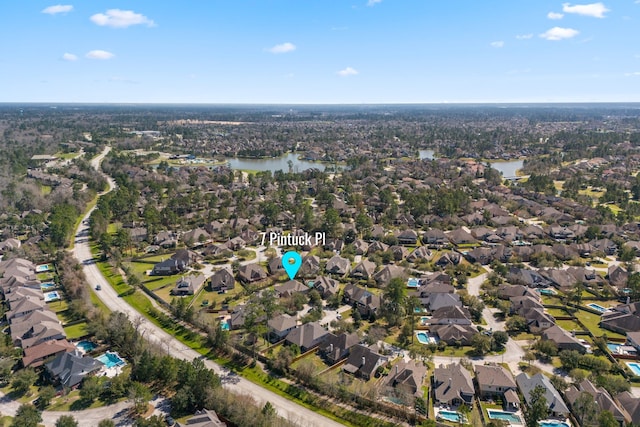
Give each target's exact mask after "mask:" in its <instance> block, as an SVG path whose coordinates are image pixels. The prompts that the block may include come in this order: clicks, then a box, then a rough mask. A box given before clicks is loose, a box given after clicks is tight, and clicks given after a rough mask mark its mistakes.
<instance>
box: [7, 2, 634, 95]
mask: <svg viewBox="0 0 640 427" xmlns="http://www.w3.org/2000/svg"><path fill="white" fill-rule="evenodd" d="M61 1H62V3H57V2H56V0H54V1H40V0H29V1H24V0H2V1H0V37H1V39H2V42H1V43H0V102H81V103H85V102H90V103H234V104H243V103H251V104H375V103H469V102H471V103H475V102H489V103H491V102H500V103H502V102H640V0H607V1H604V2H588V1H585V2H578V3H573V2H563V1H562V0H560V1H549V0H205V1H202V0H181V1H176V0H174V1H169V0H167V1H159V0H136V1H102V0H91V1H89V0H69V2H67V1H66V0H61Z"/></svg>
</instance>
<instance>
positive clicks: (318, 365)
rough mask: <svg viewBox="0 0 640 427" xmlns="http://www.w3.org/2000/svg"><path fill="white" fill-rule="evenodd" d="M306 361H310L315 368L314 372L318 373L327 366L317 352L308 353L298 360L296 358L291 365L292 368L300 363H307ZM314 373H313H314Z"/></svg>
mask: <svg viewBox="0 0 640 427" xmlns="http://www.w3.org/2000/svg"><path fill="white" fill-rule="evenodd" d="M307 363H311V364H312V365H313V367H314V368H315V374H318V373H320V372H322V371H324V370H325V369H327V368H328V367H329V366H327V364H326V363H324V362H323V361H322V359H321V358H320V356H318V354H317V353H314V354H309V355H307V356H305V357H303V358H301V359H299V360H296V361H295V362H294V363H293V364H292V365H291V367H292V368H293V369H296V368H299V367H300V365H302V364H307ZM315 374H314V375H315Z"/></svg>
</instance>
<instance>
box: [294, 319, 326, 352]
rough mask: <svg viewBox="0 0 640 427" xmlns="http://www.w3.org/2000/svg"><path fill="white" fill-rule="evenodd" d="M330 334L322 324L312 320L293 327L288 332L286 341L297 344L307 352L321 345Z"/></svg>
mask: <svg viewBox="0 0 640 427" xmlns="http://www.w3.org/2000/svg"><path fill="white" fill-rule="evenodd" d="M328 334H329V332H328V331H327V330H326V329H325V328H323V327H322V326H320V323H318V322H311V323H305V324H304V325H301V326H298V327H296V328H294V329H292V330H291V332H289V334H287V338H286V341H287V343H288V344H295V345H297V346H298V347H300V350H301V351H302V352H305V351H307V350H310V349H312V348H313V347H315V346H317V345H319V344H320V343H321V342H322V341H323V340H324V339H325V338H326V337H327V335H328Z"/></svg>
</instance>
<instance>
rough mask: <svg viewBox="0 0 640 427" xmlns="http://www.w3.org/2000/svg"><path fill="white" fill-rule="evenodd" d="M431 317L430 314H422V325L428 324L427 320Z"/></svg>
mask: <svg viewBox="0 0 640 427" xmlns="http://www.w3.org/2000/svg"><path fill="white" fill-rule="evenodd" d="M429 319H431V317H429V316H422V317H420V324H421V325H426V324H427V320H429Z"/></svg>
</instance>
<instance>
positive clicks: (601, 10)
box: [562, 2, 609, 18]
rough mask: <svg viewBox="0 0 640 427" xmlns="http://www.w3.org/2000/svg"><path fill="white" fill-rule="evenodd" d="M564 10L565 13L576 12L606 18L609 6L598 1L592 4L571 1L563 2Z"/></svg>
mask: <svg viewBox="0 0 640 427" xmlns="http://www.w3.org/2000/svg"><path fill="white" fill-rule="evenodd" d="M562 11H563V12H565V13H575V14H577V15H584V16H592V17H594V18H604V14H605V13H607V12H609V9H607V7H606V6H605V5H604V4H602V3H600V2H598V3H590V4H575V5H573V6H572V5H571V4H570V3H563V4H562Z"/></svg>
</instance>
